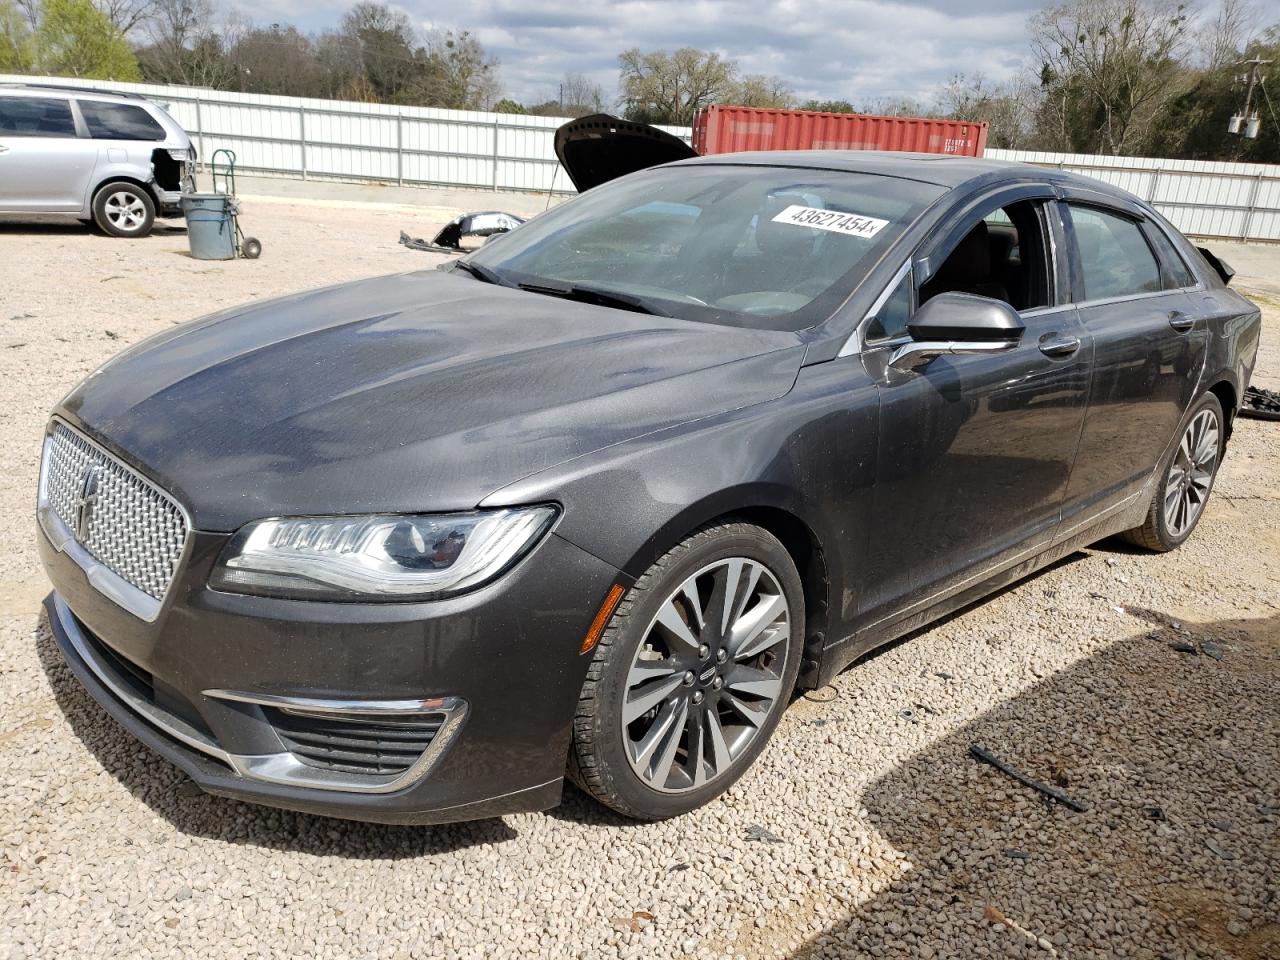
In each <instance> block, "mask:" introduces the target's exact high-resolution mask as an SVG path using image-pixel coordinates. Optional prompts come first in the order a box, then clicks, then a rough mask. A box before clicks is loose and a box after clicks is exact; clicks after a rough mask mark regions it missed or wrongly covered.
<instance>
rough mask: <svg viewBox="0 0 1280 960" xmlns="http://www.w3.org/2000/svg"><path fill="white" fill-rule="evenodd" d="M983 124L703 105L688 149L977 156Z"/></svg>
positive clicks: (984, 129) (984, 130)
mask: <svg viewBox="0 0 1280 960" xmlns="http://www.w3.org/2000/svg"><path fill="white" fill-rule="evenodd" d="M986 145H987V125H986V124H985V123H973V122H970V121H967V120H966V121H959V120H930V119H928V118H926V117H877V116H871V115H869V114H863V113H820V112H818V111H815V110H775V109H770V108H766V107H730V106H721V105H718V104H717V105H716V106H712V107H705V108H704V109H702V110H700V111H699V112H698V115H697V116H696V117H695V118H694V121H693V149H694V150H696V151H697V152H698V153H699V154H701V155H703V156H706V155H708V154H713V153H737V152H739V151H742V150H904V151H909V152H912V153H952V154H956V155H957V156H963V157H980V156H982V151H983V149H984V148H985V147H986Z"/></svg>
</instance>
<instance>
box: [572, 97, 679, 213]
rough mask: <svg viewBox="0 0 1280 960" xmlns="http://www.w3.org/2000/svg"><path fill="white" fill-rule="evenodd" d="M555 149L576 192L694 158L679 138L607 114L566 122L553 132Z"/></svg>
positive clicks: (597, 114) (644, 124) (643, 124)
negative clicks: (642, 171)
mask: <svg viewBox="0 0 1280 960" xmlns="http://www.w3.org/2000/svg"><path fill="white" fill-rule="evenodd" d="M555 148H556V156H557V157H558V158H559V160H560V165H561V166H562V167H564V170H565V173H567V174H568V175H569V179H570V180H572V181H573V185H574V186H575V187H577V189H578V192H579V193H581V192H582V191H583V190H590V189H591V188H592V187H598V186H600V184H602V183H608V182H609V181H610V180H616V179H617V178H618V177H624V176H626V175H627V174H628V173H635V172H636V171H637V170H645V169H647V168H649V167H656V166H658V164H661V163H671V162H673V161H675V160H687V159H689V158H690V157H696V156H697V154H696V153H694V152H693V147H691V146H689V145H688V144H687V143H685V142H684V141H683V140H681V139H680V138H679V137H676V136H672V135H671V134H669V133H665V132H663V131H662V130H659V129H658V128H657V127H651V126H649V125H648V124H647V123H633V122H632V121H630V120H620V119H618V118H617V117H611V116H609V114H607V113H594V114H592V115H591V116H589V117H581V118H580V119H577V120H570V121H569V122H568V123H566V124H565V125H564V126H562V127H560V128H559V129H558V130H556V138H555Z"/></svg>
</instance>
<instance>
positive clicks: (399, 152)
mask: <svg viewBox="0 0 1280 960" xmlns="http://www.w3.org/2000/svg"><path fill="white" fill-rule="evenodd" d="M396 183H398V184H399V185H400V186H402V187H403V186H404V114H399V113H398V114H396Z"/></svg>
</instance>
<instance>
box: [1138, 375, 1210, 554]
mask: <svg viewBox="0 0 1280 960" xmlns="http://www.w3.org/2000/svg"><path fill="white" fill-rule="evenodd" d="M1222 423H1223V418H1222V404H1220V403H1219V402H1218V398H1217V397H1215V396H1214V395H1213V394H1212V393H1206V394H1205V395H1204V396H1203V397H1201V398H1200V400H1199V402H1198V403H1196V405H1195V406H1194V407H1193V408H1192V410H1191V417H1190V418H1189V419H1188V420H1187V425H1186V427H1184V428H1183V431H1182V436H1181V437H1180V438H1179V439H1178V445H1177V446H1176V447H1175V448H1174V450H1173V454H1172V455H1171V456H1170V457H1169V462H1168V463H1167V464H1165V468H1164V473H1162V474H1161V475H1160V481H1159V483H1157V484H1156V491H1155V494H1154V496H1153V497H1152V498H1151V507H1150V509H1149V510H1148V511H1147V519H1146V522H1145V523H1143V525H1142V526H1140V527H1135V528H1134V529H1132V530H1127V531H1125V532H1124V534H1122V536H1123V537H1124V539H1126V540H1128V541H1129V542H1130V543H1133V544H1137V545H1138V546H1140V547H1146V548H1147V549H1148V550H1154V551H1156V552H1157V553H1164V552H1166V551H1169V550H1173V549H1174V548H1175V547H1178V546H1180V545H1181V544H1182V542H1183V541H1184V540H1186V539H1187V537H1189V536H1191V531H1193V530H1194V529H1195V528H1196V524H1197V523H1199V522H1200V516H1201V514H1203V513H1204V505H1205V503H1206V502H1207V501H1208V499H1209V493H1210V491H1212V490H1213V481H1214V478H1215V477H1216V476H1217V475H1218V464H1219V463H1220V462H1221V460H1222V449H1223V443H1224V441H1225V438H1226V433H1225V431H1224V430H1223V429H1222Z"/></svg>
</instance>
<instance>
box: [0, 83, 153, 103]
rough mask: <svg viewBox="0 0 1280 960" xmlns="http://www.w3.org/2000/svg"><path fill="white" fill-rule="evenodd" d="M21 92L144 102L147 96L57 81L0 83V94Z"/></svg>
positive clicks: (50, 95) (28, 94) (33, 95)
mask: <svg viewBox="0 0 1280 960" xmlns="http://www.w3.org/2000/svg"><path fill="white" fill-rule="evenodd" d="M6 93H11V94H22V95H23V96H24V97H26V96H32V97H67V96H73V97H75V98H76V99H77V100H86V99H91V100H127V101H129V102H131V103H145V102H147V98H146V97H144V96H142V95H141V94H138V93H126V92H124V91H123V90H99V89H98V88H97V87H76V86H69V85H63V84H58V83H0V94H6Z"/></svg>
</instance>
